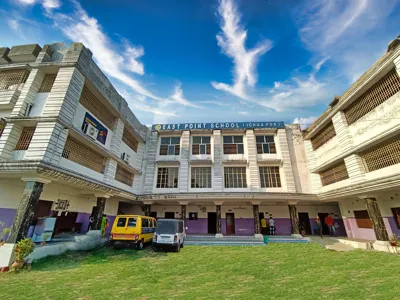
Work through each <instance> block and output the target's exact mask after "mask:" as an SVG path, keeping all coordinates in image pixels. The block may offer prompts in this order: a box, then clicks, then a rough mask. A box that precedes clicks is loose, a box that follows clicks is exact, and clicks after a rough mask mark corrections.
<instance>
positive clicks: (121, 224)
mask: <svg viewBox="0 0 400 300" xmlns="http://www.w3.org/2000/svg"><path fill="white" fill-rule="evenodd" d="M125 224H126V218H119V219H118V223H117V227H125Z"/></svg>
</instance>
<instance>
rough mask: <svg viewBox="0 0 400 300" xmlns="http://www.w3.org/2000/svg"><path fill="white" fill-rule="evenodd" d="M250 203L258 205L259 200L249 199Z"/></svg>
mask: <svg viewBox="0 0 400 300" xmlns="http://www.w3.org/2000/svg"><path fill="white" fill-rule="evenodd" d="M250 203H251V204H253V205H260V204H261V201H257V200H251V201H250Z"/></svg>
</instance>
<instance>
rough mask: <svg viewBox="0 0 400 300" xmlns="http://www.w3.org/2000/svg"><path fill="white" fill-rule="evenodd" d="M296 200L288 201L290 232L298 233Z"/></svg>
mask: <svg viewBox="0 0 400 300" xmlns="http://www.w3.org/2000/svg"><path fill="white" fill-rule="evenodd" d="M296 204H297V202H289V215H290V221H291V223H292V234H299V233H300V231H299V217H298V216H297V207H296Z"/></svg>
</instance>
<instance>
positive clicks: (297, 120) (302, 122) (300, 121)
mask: <svg viewBox="0 0 400 300" xmlns="http://www.w3.org/2000/svg"><path fill="white" fill-rule="evenodd" d="M316 119H317V117H307V118H302V117H297V118H295V119H294V120H293V124H300V127H301V129H306V128H308V127H309V126H310V125H311V124H312V123H313V122H314V121H315V120H316Z"/></svg>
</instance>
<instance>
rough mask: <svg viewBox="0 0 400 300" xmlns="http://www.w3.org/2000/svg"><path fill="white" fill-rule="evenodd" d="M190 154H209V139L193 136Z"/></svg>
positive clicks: (207, 137)
mask: <svg viewBox="0 0 400 300" xmlns="http://www.w3.org/2000/svg"><path fill="white" fill-rule="evenodd" d="M192 154H193V155H197V154H208V155H209V154H211V137H210V136H194V137H193V140H192Z"/></svg>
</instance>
